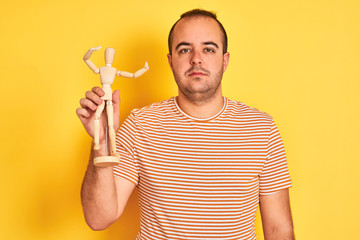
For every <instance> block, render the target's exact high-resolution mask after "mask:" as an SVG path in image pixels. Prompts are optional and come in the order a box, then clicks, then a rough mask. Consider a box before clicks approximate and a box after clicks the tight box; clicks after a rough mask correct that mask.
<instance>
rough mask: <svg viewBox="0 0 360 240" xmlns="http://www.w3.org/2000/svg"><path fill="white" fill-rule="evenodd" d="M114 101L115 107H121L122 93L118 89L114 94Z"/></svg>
mask: <svg viewBox="0 0 360 240" xmlns="http://www.w3.org/2000/svg"><path fill="white" fill-rule="evenodd" d="M112 101H113V104H114V105H119V104H120V91H119V90H117V89H116V90H115V91H114V92H113V95H112Z"/></svg>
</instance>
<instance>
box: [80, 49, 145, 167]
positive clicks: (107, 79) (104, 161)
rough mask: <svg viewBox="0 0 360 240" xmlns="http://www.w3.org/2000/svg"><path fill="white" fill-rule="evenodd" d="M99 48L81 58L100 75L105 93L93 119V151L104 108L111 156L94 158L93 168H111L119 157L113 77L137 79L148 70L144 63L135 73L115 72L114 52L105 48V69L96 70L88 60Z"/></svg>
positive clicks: (96, 143)
mask: <svg viewBox="0 0 360 240" xmlns="http://www.w3.org/2000/svg"><path fill="white" fill-rule="evenodd" d="M100 48H101V46H99V47H94V48H90V49H89V51H87V52H86V53H85V55H84V57H83V59H84V61H85V63H86V64H87V65H88V66H89V68H90V69H91V70H93V72H94V73H96V74H99V73H100V80H101V84H102V89H103V91H104V92H105V95H104V96H103V97H102V99H103V102H102V104H100V105H99V106H98V108H97V109H96V112H95V118H94V142H95V146H94V150H99V149H100V144H99V135H100V115H101V113H102V112H103V110H104V108H105V107H106V115H107V120H108V135H109V141H110V143H109V145H110V154H111V156H102V157H96V158H94V165H95V166H101V167H102V166H113V165H116V164H117V163H119V155H118V154H117V153H116V144H115V130H114V118H113V113H114V109H113V107H112V90H111V84H113V82H114V79H115V75H116V76H121V77H127V78H137V77H140V76H141V75H143V74H144V73H145V72H146V71H147V70H149V66H148V63H147V62H146V63H145V66H144V67H143V68H141V69H140V70H138V71H136V72H135V73H129V72H124V71H120V70H116V68H114V67H112V66H111V64H112V63H113V61H114V56H115V50H114V49H113V48H106V50H105V63H106V66H105V67H100V69H99V68H97V67H96V66H95V64H94V63H92V62H91V61H90V60H89V58H90V57H91V55H92V53H93V52H94V51H97V50H99V49H100Z"/></svg>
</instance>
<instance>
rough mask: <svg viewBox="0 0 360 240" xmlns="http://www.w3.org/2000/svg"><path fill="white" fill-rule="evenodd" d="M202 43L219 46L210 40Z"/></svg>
mask: <svg viewBox="0 0 360 240" xmlns="http://www.w3.org/2000/svg"><path fill="white" fill-rule="evenodd" d="M203 45H213V46H214V47H216V48H219V46H218V45H217V44H216V43H214V42H211V41H210V42H204V43H203Z"/></svg>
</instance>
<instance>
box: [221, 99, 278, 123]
mask: <svg viewBox="0 0 360 240" xmlns="http://www.w3.org/2000/svg"><path fill="white" fill-rule="evenodd" d="M227 102H228V107H227V112H228V115H229V116H231V117H237V118H246V119H252V120H265V121H270V122H272V121H273V118H272V116H271V115H270V114H268V113H266V112H264V111H261V110H259V109H257V108H254V107H250V106H248V105H247V104H245V103H243V102H240V101H236V100H231V99H227Z"/></svg>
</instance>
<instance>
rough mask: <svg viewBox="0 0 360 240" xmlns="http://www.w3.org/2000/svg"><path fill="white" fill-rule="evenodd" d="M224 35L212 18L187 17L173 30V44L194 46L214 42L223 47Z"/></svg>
mask: <svg viewBox="0 0 360 240" xmlns="http://www.w3.org/2000/svg"><path fill="white" fill-rule="evenodd" d="M222 35H223V33H222V32H221V29H220V26H219V24H218V23H217V22H216V21H215V20H214V19H212V18H210V17H187V18H183V19H181V20H180V21H179V22H178V23H177V24H176V26H175V28H174V30H173V36H172V42H173V44H172V45H173V46H176V45H177V44H178V43H180V42H189V43H192V44H196V43H201V42H208V41H213V42H215V43H217V44H218V45H219V46H222V38H223V36H222Z"/></svg>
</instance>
